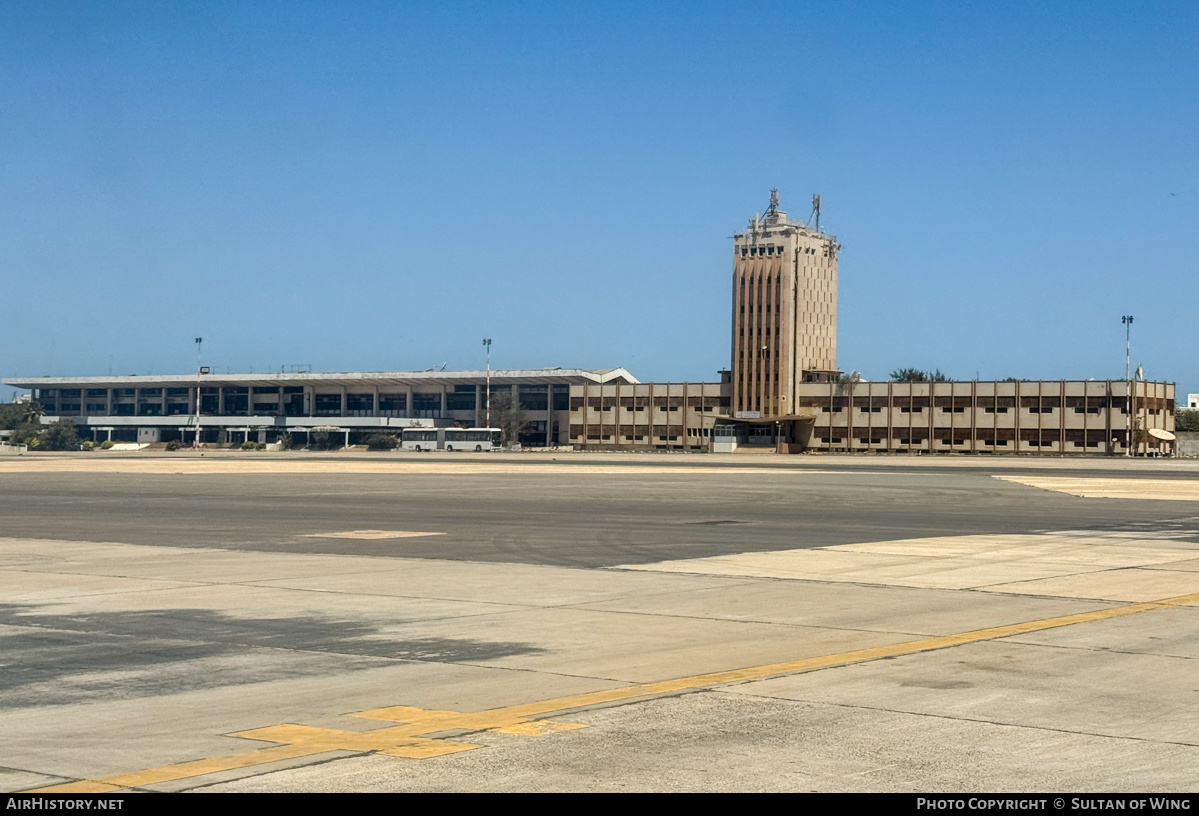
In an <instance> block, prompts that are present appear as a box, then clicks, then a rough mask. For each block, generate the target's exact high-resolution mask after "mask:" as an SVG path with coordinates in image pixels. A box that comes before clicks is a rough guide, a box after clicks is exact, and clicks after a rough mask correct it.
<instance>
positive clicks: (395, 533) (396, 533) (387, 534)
mask: <svg viewBox="0 0 1199 816" xmlns="http://www.w3.org/2000/svg"><path fill="white" fill-rule="evenodd" d="M431 535H445V533H419V532H416V531H415V530H346V531H345V532H344V533H305V534H303V535H301V536H300V538H361V539H364V540H375V539H380V538H416V537H418V536H431Z"/></svg>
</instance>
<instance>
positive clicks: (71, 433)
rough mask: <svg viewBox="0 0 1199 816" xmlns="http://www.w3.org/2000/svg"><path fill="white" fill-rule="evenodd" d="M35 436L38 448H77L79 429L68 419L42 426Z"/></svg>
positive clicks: (58, 449) (60, 449)
mask: <svg viewBox="0 0 1199 816" xmlns="http://www.w3.org/2000/svg"><path fill="white" fill-rule="evenodd" d="M37 438H38V446H37V447H38V450H57V451H65V450H79V429H78V428H77V427H75V423H74V422H72V421H71V420H69V419H60V420H58V422H55V423H54V424H53V425H45V426H43V427H42V431H41V433H39V434H38V436H37Z"/></svg>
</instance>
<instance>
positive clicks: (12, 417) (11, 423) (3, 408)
mask: <svg viewBox="0 0 1199 816" xmlns="http://www.w3.org/2000/svg"><path fill="white" fill-rule="evenodd" d="M41 415H42V406H40V405H38V404H37V403H36V402H33V401H32V400H30V401H29V402H3V403H0V431H11V430H13V429H14V428H16V427H17V426H19V425H26V424H28V423H30V422H33V423H36V422H37V420H38V417H40V416H41Z"/></svg>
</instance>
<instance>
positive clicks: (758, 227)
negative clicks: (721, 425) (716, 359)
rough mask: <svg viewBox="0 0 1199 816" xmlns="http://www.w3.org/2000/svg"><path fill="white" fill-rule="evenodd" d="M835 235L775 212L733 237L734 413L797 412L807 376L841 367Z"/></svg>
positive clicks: (773, 203)
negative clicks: (814, 372) (838, 353)
mask: <svg viewBox="0 0 1199 816" xmlns="http://www.w3.org/2000/svg"><path fill="white" fill-rule="evenodd" d="M839 249H840V246H839V245H838V244H837V239H836V238H835V237H834V236H832V235H825V234H823V233H821V232H820V231H819V230H818V229H812V228H810V227H808V226H807V225H805V224H802V223H800V222H797V221H791V220H789V219H788V218H787V214H786V213H785V212H783V211H781V210H779V208H778V191H777V190H771V198H770V208H769V209H768V210H767V211H766V215H765V217H763V218H759V217H758V216H757V215H755V216H754V217H753V219H751V220H750V222H749V228H748V229H747V230H746V231H745V232H742V233H738V234H736V235H735V236H734V237H733V343H732V383H733V411H734V413H736V414H738V415H745V416H755V415H756V416H760V417H773V416H788V415H793V414H794V413H795V408H796V406H797V404H798V399H799V385H800V383H802V382H803V381H804V379H805V375H804V372H805V371H830V370H832V369H835V368H836V367H837V251H838V250H839Z"/></svg>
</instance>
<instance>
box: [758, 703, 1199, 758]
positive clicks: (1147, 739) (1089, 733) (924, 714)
mask: <svg viewBox="0 0 1199 816" xmlns="http://www.w3.org/2000/svg"><path fill="white" fill-rule="evenodd" d="M738 696H739V697H747V698H752V699H758V700H770V701H771V702H774V703H780V702H781V703H797V704H802V705H814V706H829V707H832V708H848V709H856V710H860V711H881V712H885V713H887V714H900V715H903V716H907V717H924V718H927V719H933V720H948V721H950V722H968V723H977V724H978V725H993V726H995V727H997V728H1018V729H1021V730H1029V731H1046V732H1050V733H1055V734H1074V735H1078V736H1082V737H1098V738H1100V739H1110V740H1126V741H1128V742H1146V743H1152V744H1154V745H1181V746H1185V747H1187V748H1199V742H1188V741H1186V740H1171V739H1158V738H1151V737H1138V736H1134V735H1129V734H1105V733H1103V732H1101V731H1084V730H1082V729H1079V728H1055V727H1053V726H1051V725H1032V724H1030V723H1026V722H1004V721H1003V720H988V719H983V718H981V717H962V716H956V715H950V714H937V713H936V712H932V711H911V710H909V709H903V708H891V707H888V706H871V705H863V704H861V703H834V702H830V701H828V700H804V699H800V698H797V697H777V696H775V695H772V694H738Z"/></svg>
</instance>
